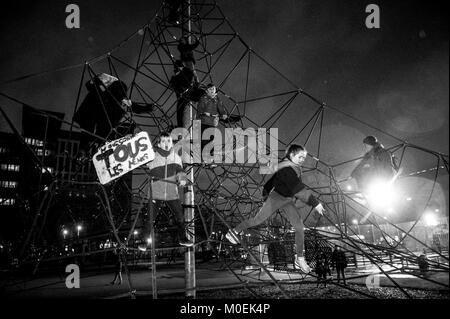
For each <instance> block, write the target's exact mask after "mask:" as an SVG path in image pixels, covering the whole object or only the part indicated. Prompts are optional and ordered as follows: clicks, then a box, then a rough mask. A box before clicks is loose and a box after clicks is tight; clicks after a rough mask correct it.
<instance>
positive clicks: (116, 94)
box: [73, 73, 153, 152]
mask: <svg viewBox="0 0 450 319" xmlns="http://www.w3.org/2000/svg"><path fill="white" fill-rule="evenodd" d="M86 88H87V90H88V94H87V95H86V97H85V98H84V100H83V102H82V103H81V104H80V107H79V108H78V110H77V111H76V112H75V114H74V117H73V120H74V121H75V122H77V123H78V124H79V125H80V127H81V128H82V129H84V130H86V131H88V132H91V133H93V134H95V135H97V136H99V137H101V138H103V139H115V138H119V137H122V136H124V135H126V134H132V133H133V132H134V128H135V125H134V122H131V123H127V124H124V125H119V124H120V122H121V120H122V119H123V118H124V115H125V114H126V113H127V111H128V110H130V111H131V112H134V113H143V112H150V111H151V110H152V107H153V106H152V105H149V104H144V105H142V104H137V103H134V102H132V101H131V100H129V99H128V97H127V86H126V84H125V83H124V82H122V81H120V80H119V79H117V78H116V77H114V76H111V75H109V74H105V73H102V74H99V75H97V76H95V77H94V78H93V79H92V80H90V81H88V82H87V83H86ZM81 136H82V137H81V141H80V149H81V150H82V151H84V152H87V151H88V144H89V142H92V141H95V142H97V143H100V144H103V143H104V141H103V140H101V139H95V138H93V137H92V136H91V135H89V134H87V133H85V132H83V133H82V134H81Z"/></svg>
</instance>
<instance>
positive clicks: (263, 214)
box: [234, 191, 292, 233]
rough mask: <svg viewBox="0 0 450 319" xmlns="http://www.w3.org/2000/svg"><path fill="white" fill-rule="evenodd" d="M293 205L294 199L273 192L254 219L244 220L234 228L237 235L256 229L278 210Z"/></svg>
mask: <svg viewBox="0 0 450 319" xmlns="http://www.w3.org/2000/svg"><path fill="white" fill-rule="evenodd" d="M289 203H292V199H291V198H289V197H284V196H281V195H280V194H278V193H277V192H275V191H273V192H271V193H270V194H269V197H268V198H267V200H266V201H265V202H264V205H263V206H262V207H261V209H260V211H259V212H258V213H257V214H256V215H255V216H254V217H252V218H249V219H247V220H244V221H243V222H242V223H240V224H239V225H237V226H236V227H235V228H234V231H235V232H236V233H240V232H241V231H243V230H246V229H247V228H251V227H255V226H257V225H260V224H262V223H263V222H265V221H266V220H267V219H268V218H269V217H270V216H271V215H272V214H273V213H274V212H275V211H276V210H278V209H280V208H282V207H283V206H285V205H286V204H289Z"/></svg>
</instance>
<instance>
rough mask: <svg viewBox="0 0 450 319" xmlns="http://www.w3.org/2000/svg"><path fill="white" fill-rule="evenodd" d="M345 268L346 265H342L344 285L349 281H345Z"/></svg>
mask: <svg viewBox="0 0 450 319" xmlns="http://www.w3.org/2000/svg"><path fill="white" fill-rule="evenodd" d="M344 270H345V268H344V267H342V268H341V272H342V280H343V281H344V285H347V283H346V282H345V271H344Z"/></svg>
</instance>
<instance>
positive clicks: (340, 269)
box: [332, 245, 347, 285]
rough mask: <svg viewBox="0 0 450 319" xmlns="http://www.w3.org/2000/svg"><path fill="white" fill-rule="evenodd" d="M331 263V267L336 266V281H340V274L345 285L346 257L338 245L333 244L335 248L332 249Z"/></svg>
mask: <svg viewBox="0 0 450 319" xmlns="http://www.w3.org/2000/svg"><path fill="white" fill-rule="evenodd" d="M332 263H333V268H334V267H336V273H337V282H338V283H339V282H340V281H341V275H342V279H343V280H344V285H346V284H347V283H346V281H345V268H346V267H347V257H346V256H345V252H344V251H343V250H342V249H341V247H339V246H338V245H336V246H335V249H334V251H333V255H332Z"/></svg>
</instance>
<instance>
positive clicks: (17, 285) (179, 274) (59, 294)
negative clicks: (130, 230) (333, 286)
mask: <svg viewBox="0 0 450 319" xmlns="http://www.w3.org/2000/svg"><path fill="white" fill-rule="evenodd" d="M218 266H219V264H214V263H212V264H203V265H199V266H197V271H196V275H197V277H196V278H197V287H198V289H199V290H207V289H218V288H217V287H221V288H219V289H224V288H230V287H236V286H238V285H239V284H241V283H242V282H241V281H240V280H239V279H238V278H237V277H236V276H235V275H234V274H233V273H232V272H230V271H227V270H223V269H219V268H218ZM373 271H375V270H373V269H372V270H370V269H369V270H366V271H365V272H364V271H362V272H358V273H354V272H353V273H352V272H348V273H347V276H348V277H352V276H353V277H358V278H354V279H351V280H350V282H352V283H358V284H361V285H365V282H366V278H367V275H370V274H371V273H373ZM235 272H236V274H238V275H239V277H240V278H241V279H242V280H244V281H248V282H258V280H259V279H261V280H265V281H269V280H270V278H269V276H268V275H267V274H265V273H264V272H261V271H259V270H255V271H252V270H246V271H240V270H235ZM244 274H245V276H243V275H244ZM271 274H272V275H273V276H274V277H276V278H277V280H293V281H298V280H301V279H302V278H304V276H303V275H301V274H298V273H291V272H289V273H287V272H278V271H272V272H271ZM375 276H376V277H378V278H379V279H380V280H379V282H380V286H394V284H393V283H392V282H391V281H390V280H389V279H388V278H387V277H386V276H385V275H383V274H377V275H375ZM113 277H114V273H113V270H112V269H110V270H106V271H105V270H103V272H102V273H94V272H91V273H89V274H86V275H83V274H81V279H80V288H79V289H68V288H67V287H66V285H65V278H64V277H62V276H48V277H44V278H37V279H33V280H30V281H27V282H23V281H22V282H20V281H19V280H16V281H15V282H13V281H8V282H5V281H3V282H0V284H1V285H0V287H3V290H2V291H1V292H0V293H1V294H2V295H3V296H6V297H10V298H117V297H125V296H127V294H129V286H128V281H127V277H126V275H125V274H124V276H123V283H122V285H111V284H110V282H111V281H112V279H113ZM392 277H393V278H395V280H396V282H397V283H399V284H400V285H401V286H402V287H409V288H424V289H439V290H447V291H448V284H449V276H448V273H445V272H440V273H433V274H430V276H429V279H431V280H434V281H436V282H438V283H432V282H429V281H426V280H423V279H420V278H417V277H414V276H412V275H405V274H395V275H392ZM306 279H307V280H315V279H314V278H313V277H311V276H308V277H307V278H306ZM131 281H132V284H133V289H135V290H136V292H137V295H149V294H151V291H152V286H151V270H149V269H148V267H140V268H139V269H135V270H132V272H131ZM439 283H443V284H444V285H447V287H445V286H443V285H442V284H439ZM184 287H185V283H184V267H183V265H182V264H178V265H170V266H159V267H158V271H157V289H158V294H167V293H169V292H171V293H173V292H180V293H182V291H183V289H184Z"/></svg>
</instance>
